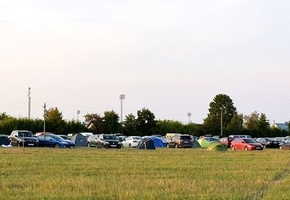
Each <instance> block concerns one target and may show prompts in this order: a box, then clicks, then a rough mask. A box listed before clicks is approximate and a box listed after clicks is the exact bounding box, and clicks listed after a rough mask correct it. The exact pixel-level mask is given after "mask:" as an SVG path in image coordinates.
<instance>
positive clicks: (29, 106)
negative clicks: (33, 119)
mask: <svg viewBox="0 0 290 200" xmlns="http://www.w3.org/2000/svg"><path fill="white" fill-rule="evenodd" d="M30 91H31V89H30V87H29V88H28V119H30V108H31V97H30Z"/></svg>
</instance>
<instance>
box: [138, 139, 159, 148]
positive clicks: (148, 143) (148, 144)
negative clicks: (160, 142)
mask: <svg viewBox="0 0 290 200" xmlns="http://www.w3.org/2000/svg"><path fill="white" fill-rule="evenodd" d="M136 149H156V147H155V144H154V141H153V140H152V139H151V138H145V139H143V140H141V141H140V142H139V144H138V145H137V146H136Z"/></svg>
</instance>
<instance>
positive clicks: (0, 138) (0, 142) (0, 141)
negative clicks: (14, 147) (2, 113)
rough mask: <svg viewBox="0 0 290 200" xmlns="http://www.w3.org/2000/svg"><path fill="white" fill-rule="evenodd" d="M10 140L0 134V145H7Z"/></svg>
mask: <svg viewBox="0 0 290 200" xmlns="http://www.w3.org/2000/svg"><path fill="white" fill-rule="evenodd" d="M9 144H10V140H9V138H8V136H7V135H0V145H9Z"/></svg>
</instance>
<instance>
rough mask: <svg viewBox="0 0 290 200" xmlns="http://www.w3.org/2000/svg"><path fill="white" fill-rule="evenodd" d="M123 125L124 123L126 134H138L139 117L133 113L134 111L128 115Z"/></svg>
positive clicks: (124, 132)
mask: <svg viewBox="0 0 290 200" xmlns="http://www.w3.org/2000/svg"><path fill="white" fill-rule="evenodd" d="M123 125H124V130H123V134H124V135H138V132H137V119H136V117H135V115H133V114H132V113H131V114H129V115H126V116H125V121H124V122H123Z"/></svg>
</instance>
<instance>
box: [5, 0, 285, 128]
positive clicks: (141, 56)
mask: <svg viewBox="0 0 290 200" xmlns="http://www.w3.org/2000/svg"><path fill="white" fill-rule="evenodd" d="M289 21H290V2H289V1H287V0H277V1H273V0H256V1H253V0H235V1H233V0H222V1H216V0H208V1H202V0H178V1H177V0H154V1H153V0H146V1H141V0H123V1H117V0H106V1H100V0H61V1H59V0H42V1H40V0H25V1H24V0H11V1H0V25H1V26H0V27H1V30H0V66H1V78H0V89H1V96H0V97H1V98H0V113H3V112H6V114H8V115H11V116H15V117H27V116H28V88H29V87H30V88H31V117H32V118H42V115H43V104H44V102H46V105H47V108H55V107H57V108H58V109H59V110H60V111H61V112H62V114H63V116H64V119H67V120H72V119H76V118H77V110H80V111H81V113H80V115H79V118H80V119H81V120H83V119H84V118H83V115H85V114H88V113H98V114H103V113H104V111H111V110H114V111H115V112H117V113H118V114H119V115H120V114H121V103H120V100H119V96H120V94H125V100H124V101H123V118H125V115H127V114H130V113H132V114H134V115H135V116H136V115H137V110H141V109H142V108H147V109H149V110H150V111H151V112H153V113H154V114H155V117H156V119H168V120H178V121H181V122H183V123H187V122H188V120H189V118H188V116H187V113H191V117H190V119H191V121H193V122H196V123H202V122H203V119H204V118H205V117H206V116H207V114H208V108H209V103H210V102H211V101H212V100H213V98H214V97H215V96H216V95H217V94H227V95H228V96H230V98H231V99H232V100H233V102H234V106H236V108H237V110H238V112H239V113H241V114H244V115H249V114H251V113H252V112H254V111H257V112H259V113H264V114H266V117H267V118H268V119H269V120H270V121H271V123H272V122H273V121H274V120H275V121H276V122H285V121H289V120H290V92H289V86H290V66H289V64H290V56H289V55H290V51H289V50H290V38H289V35H290V25H289Z"/></svg>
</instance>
